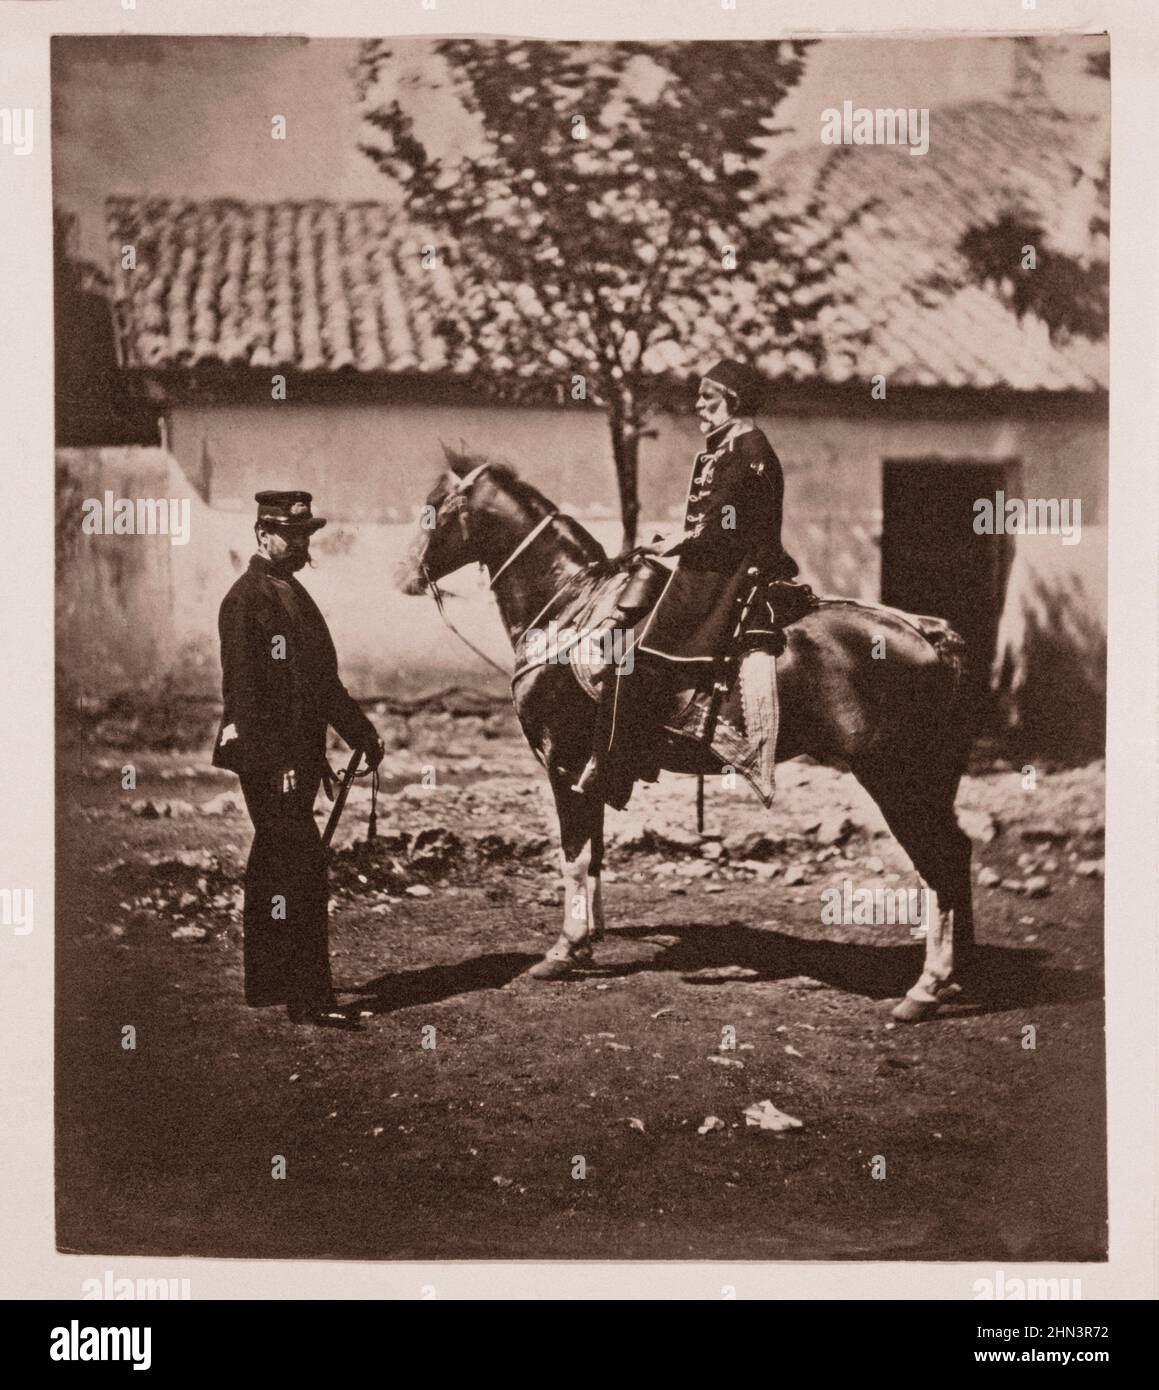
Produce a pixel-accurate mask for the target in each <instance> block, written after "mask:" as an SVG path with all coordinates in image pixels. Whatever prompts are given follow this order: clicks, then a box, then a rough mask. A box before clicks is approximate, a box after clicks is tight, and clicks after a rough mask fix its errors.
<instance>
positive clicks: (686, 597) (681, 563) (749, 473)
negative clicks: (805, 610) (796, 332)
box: [576, 361, 797, 807]
mask: <svg viewBox="0 0 1159 1390" xmlns="http://www.w3.org/2000/svg"><path fill="white" fill-rule="evenodd" d="M763 390H764V382H763V381H762V379H761V378H760V376H759V375H758V374H757V373H756V372H755V371H754V370H753V369H752V368H751V367H748V366H746V365H745V364H744V363H742V362H735V361H723V362H718V363H717V365H716V366H715V367H713V368H712V369H711V370H710V371H708V372H706V373H705V375H704V376H703V377H702V378H701V381H700V389H699V392H698V394H697V399H696V413H697V416H698V418H699V422H700V431H701V433H702V434H703V435H704V436H705V448H704V450H703V451H702V452H701V453H699V454H697V455H696V459H695V461H694V463H693V467H692V477H691V480H690V482H689V486H688V499H687V503H686V505H685V512H684V531H683V534H682V535H681V537H680V539H679V540H678V541H677V542H676V544H675V545H669V544H668V543H667V542H664V541H659V540H658V541H654V542H653V543H652V544H650V545H646V546H642V547H640V549H639V551H638V552H637V553H638V554H639V555H642V556H645V557H664V558H668V557H674V558H675V559H676V560H677V565H676V568H675V570H674V571H673V572H672V573H671V575H667V576H666V574H665V571H664V569H663V568H662V567H661V566H659V565H657V564H655V563H654V562H653V563H652V564H650V565H649V566H647V567H646V568H644V569H642V570H641V572H640V577H639V579H638V580H633V581H630V582H629V584H628V586H627V588H626V590H625V593H624V595H623V596H622V597H621V599H620V601H619V606H618V608H617V610H616V613H615V615H614V619H613V621H614V624H615V625H616V626H623V627H635V626H636V625H637V624H640V626H639V628H638V630H637V632H636V636H635V641H634V643H633V644H632V645H631V647H630V651H631V654H632V661H631V662H627V661H623V662H621V663H620V664H619V666H617V667H616V669H615V671H614V673H613V672H612V671H608V672H607V673H606V675H605V678H604V681H603V684H602V686H601V690H600V704H599V711H598V714H597V718H596V730H595V738H594V746H593V754H592V757H591V760H590V761H589V762H588V765H587V767H586V768H585V769H584V771H583V773H582V775H581V777H580V779H579V781H578V782H577V783H576V790H577V791H581V792H584V793H587V794H589V795H593V796H598V797H601V798H602V799H603V800H605V801H608V802H609V803H610V804H612V805H613V806H618V807H622V806H623V805H624V804H626V802H627V800H628V797H629V796H630V795H631V790H632V784H633V782H634V781H635V779H636V777H637V776H639V775H641V772H642V771H644V772H646V771H647V768H646V765H645V764H646V757H647V749H648V744H649V743H650V739H649V737H648V735H649V732H650V730H649V721H648V712H649V710H650V708H651V707H653V706H654V704H655V700H656V697H657V696H658V695H660V694H662V693H663V690H664V688H665V687H668V686H670V685H671V681H672V677H673V674H674V672H675V668H676V663H680V664H687V663H701V664H702V666H703V669H704V671H705V674H706V676H707V677H708V678H710V679H711V676H712V673H713V668H714V666H715V664H716V663H717V662H719V661H720V660H721V658H722V657H724V656H725V655H727V654H728V652H729V648H730V643H731V639H732V637H733V635H734V633H735V630H736V626H737V623H738V620H739V618H740V611H739V610H740V608H741V607H742V606H743V604H744V601H745V596H746V594H747V593H749V592H750V591H751V589H752V586H753V578H754V577H755V576H754V572H756V573H758V574H759V575H760V577H761V578H763V579H766V580H770V579H792V578H793V576H794V575H796V573H797V564H796V561H795V560H794V559H793V558H792V556H791V555H789V554H788V552H787V551H786V550H785V548H784V546H783V545H782V544H781V515H782V510H783V504H784V494H785V479H784V473H783V472H782V469H781V464H780V460H779V459H778V458H777V455H776V453H775V452H774V450H773V447H772V445H771V444H770V443H769V441H768V439H767V438H766V437H765V435H764V433H763V432H762V431H761V430H760V429H759V428H758V427H757V425H756V423H755V421H754V419H753V416H754V415H755V414H756V412H757V410H758V409H759V408H760V405H761V400H762V396H763ZM661 586H662V588H661ZM658 590H659V598H656V593H657V591H658ZM653 600H655V602H654V603H653ZM649 609H651V612H650V613H649Z"/></svg>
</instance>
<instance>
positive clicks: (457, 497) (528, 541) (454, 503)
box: [418, 463, 576, 678]
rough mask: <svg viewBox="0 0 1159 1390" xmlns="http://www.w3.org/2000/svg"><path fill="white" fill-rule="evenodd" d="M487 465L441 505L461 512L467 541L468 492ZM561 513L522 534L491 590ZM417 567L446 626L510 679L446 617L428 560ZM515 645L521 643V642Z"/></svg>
mask: <svg viewBox="0 0 1159 1390" xmlns="http://www.w3.org/2000/svg"><path fill="white" fill-rule="evenodd" d="M488 467H490V465H489V464H486V463H483V464H480V465H479V467H478V468H473V469H472V470H471V471H470V473H467V474H465V475H464V476H463V477H462V478H460V479H459V482H458V485H457V486H456V487H455V488H454V489H453V490H452V491H451V492H449V493H448V494H447V496H446V497H445V498H444V499H443V502H442V504H441V506H440V508H439V510H440V511H445V512H446V514H448V515H449V514H451V513H453V512H458V514H459V526H460V528H461V530H462V532H463V538H464V540H469V539H470V531H469V529H468V525H467V492H468V491H469V489H470V488H471V486H472V485H473V484H474V482H475V480H476V479H477V478H478V477H479V475H480V473H482V472H484V471H485V470H486V469H487V468H488ZM558 516H559V512H548V513H547V515H546V516H543V517H541V518H540V519H539V521H538V522H536V524H535V525H534V526H533V527H532V528H531V530H530V531H528V533H527V535H525V536H524V537H523V539H522V540H521V541H520V542H519V544H518V545H517V546H516V547H515V549H514V550H513V551H512V552H511V554H510V555H508V557H507V558H506V560H504V561H503V563H502V564H501V565H500V566H499V568H498V569H497V570H496V571H495V573H494V574H493V575H492V576H491V580H490V583H489V584H488V586H487V587H488V588H489V589H491V590H492V591H493V590H494V588H495V585H496V584H497V583H498V581H499V576H500V575H502V574H503V573H504V572H505V571H506V570H508V569H510V568H511V566H512V565H513V564H514V563H515V561H516V560H518V559H519V558H520V556H522V555H524V554H525V553H526V552H527V551H528V550H530V548H531V547H532V545H534V544H535V542H536V541H537V540H538V539H539V537H540V536H541V535H542V534H543V532H544V531H546V530H547V528H548V527H549V526H550V525H551V524H552V523H553V522H554V521H555V520H556V518H557V517H558ZM418 568H419V573H420V574H421V575H422V577H423V583H424V584H426V586H427V588H428V589H429V590H430V594H431V597H432V598H433V599H434V601H435V607H436V608H437V609H438V610H439V617H440V618H442V620H443V622H444V623H445V624H446V625H447V627H448V629H449V630H450V631H451V632H453V633H454V634H455V636H456V637H457V638H458V639H459V641H460V642H462V643H463V644H464V646H467V647H469V648H470V649H471V651H473V652H474V653H475V655H476V656H477V657H479V658H480V659H481V660H483V661H485V662H486V663H487V665H488V666H490V667H491V668H492V670H495V671H498V672H499V674H500V675H501V676H503V677H504V678H508V677H509V676H510V672H508V671H505V670H504V669H503V667H502V666H500V665H499V663H498V662H497V661H493V660H492V658H491V657H489V656H488V655H487V653H486V652H485V651H482V650H480V648H478V647H477V646H476V645H475V644H474V642H472V641H471V639H470V638H469V637H464V636H463V634H462V633H461V632H460V631H459V629H458V628H457V627H456V626H455V625H454V623H453V622H451V620H450V618H449V617H448V616H447V610H446V604H445V602H444V598H443V593H442V590H441V589H440V588H439V585H438V581H437V580H436V579H434V578H432V577H431V573H430V571H429V570H428V569H427V567H426V564H425V562H424V561H422V560H420V561H419V565H418ZM575 577H576V576H575V575H572V576H571V578H569V579H568V580H567V581H566V582H565V583H564V584H563V586H562V588H560V589H558V590H557V591H556V592H555V593H554V594H553V595H552V597H551V599H550V600H549V601H548V603H547V606H546V607H545V608H543V609H541V610H540V612H539V614H538V615H537V616H536V617H535V618H534V619H533V620H532V622H531V623H530V624H529V626H528V628H527V629H525V631H524V632H523V633H522V634H521V635H520V637H519V641H522V640H523V638H524V637H525V636H526V635H527V633H528V632H529V631H530V630H531V628H532V627H534V626H535V624H536V623H537V622H539V620H540V619H541V618H542V617H543V615H544V613H546V612H547V611H548V609H550V608H551V606H552V605H553V604H554V603H555V601H556V600H557V599H558V598H559V596H560V594H562V593H563V592H564V590H565V589H566V588H567V587H568V585H569V584H571V583H572V580H574V579H575ZM516 645H518V643H517V644H516Z"/></svg>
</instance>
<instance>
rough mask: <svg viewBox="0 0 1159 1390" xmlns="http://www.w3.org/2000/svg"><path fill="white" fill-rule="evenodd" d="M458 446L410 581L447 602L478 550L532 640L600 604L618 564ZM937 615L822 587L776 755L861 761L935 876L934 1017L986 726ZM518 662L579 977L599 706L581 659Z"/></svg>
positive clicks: (516, 482)
mask: <svg viewBox="0 0 1159 1390" xmlns="http://www.w3.org/2000/svg"><path fill="white" fill-rule="evenodd" d="M446 456H447V458H446V461H447V467H446V469H445V470H444V471H443V472H442V473H441V474H440V476H439V478H438V481H437V482H436V484H435V486H434V487H433V489H432V490H431V492H430V494H429V495H428V497H427V500H426V505H425V507H424V508H423V510H422V513H421V516H422V520H421V522H420V528H419V532H418V535H417V537H416V539H415V541H414V544H413V546H412V547H411V550H410V552H409V555H408V558H407V560H406V561H404V563H403V564H402V565H401V566H400V568H399V573H398V574H397V576H396V578H397V582H398V586H399V588H400V589H401V590H402V591H403V592H404V593H406V594H410V595H419V594H433V596H434V598H435V599H436V601H437V602H438V604H439V608H440V611H442V599H441V595H440V591H439V589H438V582H439V581H440V580H441V579H443V578H445V577H446V576H447V575H449V574H452V573H454V572H455V571H456V570H459V569H461V568H463V567H464V566H466V565H469V564H479V565H481V566H483V567H484V568H485V569H486V571H487V572H488V574H489V576H490V587H491V591H492V593H493V595H494V597H495V600H496V602H497V603H498V606H499V613H500V616H501V618H502V621H503V624H504V626H505V627H506V629H507V633H508V636H509V637H510V639H511V643H512V647H513V649H514V650H515V651H516V653H517V654H518V652H519V651H520V644H521V642H522V641H523V638H524V637H525V635H526V634H527V632H528V631H529V629H532V628H535V627H537V625H538V624H540V623H542V622H543V621H545V619H546V616H547V615H548V614H550V615H551V616H552V618H554V619H555V620H557V622H559V623H560V624H561V625H564V624H566V620H567V616H568V614H569V613H574V612H577V611H580V610H581V609H582V608H583V606H584V604H585V603H590V600H591V597H592V594H593V592H594V590H595V587H596V586H598V585H601V584H607V583H609V582H610V580H611V577H612V576H613V575H614V574H616V573H617V562H616V561H615V560H609V558H608V557H607V555H606V554H605V552H604V549H603V547H602V546H601V545H600V544H599V542H598V541H597V540H596V539H595V538H594V537H593V536H591V535H590V534H589V533H588V532H587V531H586V530H584V528H583V527H582V526H580V525H579V523H578V522H577V521H575V519H574V518H572V517H569V516H566V515H563V514H561V513H560V512H559V511H558V510H557V509H556V508H555V507H554V506H553V505H552V504H551V503H550V502H549V501H548V500H547V498H545V497H544V496H543V494H542V493H540V492H539V491H538V490H537V489H536V488H534V487H532V486H531V485H530V484H529V483H528V482H526V481H525V480H523V479H521V478H520V477H519V476H518V474H517V473H516V471H515V469H514V468H512V467H511V466H510V465H509V464H507V463H505V462H501V461H493V460H488V459H487V458H485V457H481V456H474V455H471V454H469V453H466V452H455V451H450V450H447V451H446ZM621 573H622V571H621ZM921 621H922V620H921V619H916V618H915V617H914V615H905V614H902V613H900V612H898V611H897V610H894V609H889V608H883V607H880V606H875V605H868V604H860V603H856V602H854V601H852V600H836V601H822V602H821V603H820V604H819V605H818V606H816V607H814V608H813V609H811V610H810V611H808V612H807V613H806V614H805V615H804V616H803V617H801V618H799V619H798V620H797V621H795V622H794V623H792V624H791V625H789V626H788V627H786V628H785V630H784V635H785V638H786V646H785V649H784V651H783V653H782V654H781V655H780V656H779V657H778V658H777V662H776V680H777V690H778V697H779V704H780V710H781V718H780V724H779V728H778V735H777V743H776V761H777V762H778V763H780V762H784V761H787V760H788V759H790V758H794V757H798V756H800V755H802V754H807V755H808V756H810V757H811V758H812V759H814V760H815V761H816V762H819V763H824V764H827V765H829V766H832V767H836V768H838V769H840V770H842V771H848V772H852V774H853V775H854V777H856V778H857V780H858V781H859V782H860V783H861V785H862V786H863V787H864V788H865V790H866V791H867V792H868V793H869V795H870V796H871V797H872V798H873V800H874V801H875V802H876V803H877V805H878V807H879V808H880V809H881V812H882V814H883V816H884V817H885V820H886V823H887V825H888V826H889V829H890V831H891V832H892V834H893V835H894V837H895V838H896V839H897V841H898V842H899V844H900V845H901V846H902V848H903V849H904V850H905V851H906V853H907V854H908V855H909V857H910V859H911V861H912V862H913V865H914V868H915V870H916V871H917V873H918V875H919V877H920V878H921V879H922V881H923V884H924V886H925V888H926V889H927V890H928V891H927V893H926V894H925V898H926V902H927V904H928V911H927V931H926V950H925V959H924V962H923V966H922V971H921V974H920V976H919V977H918V979H917V981H916V983H915V984H914V985H913V987H912V988H911V989H910V990H909V991H908V992H907V993H906V995H905V997H904V998H903V999H902V1000H901V1001H900V1003H898V1004H897V1006H896V1007H895V1008H894V1009H893V1017H894V1018H895V1019H898V1020H899V1021H902V1022H907V1023H912V1022H918V1021H919V1020H922V1019H926V1018H930V1017H932V1016H933V1015H934V1014H935V1013H936V1012H937V1011H938V1009H939V1008H940V1007H941V1006H942V1005H943V1004H945V1003H946V1002H947V1001H948V1000H950V999H952V998H953V997H954V996H956V995H957V994H959V993H960V992H961V984H960V977H961V975H962V972H963V970H964V969H965V968H966V966H967V964H968V953H969V952H970V950H971V948H972V946H973V912H972V904H971V876H970V861H971V844H970V840H969V837H968V836H967V835H966V834H965V833H964V832H963V831H962V830H961V828H960V827H959V825H958V822H957V818H956V816H955V814H954V799H955V796H956V794H957V789H958V783H959V781H960V779H961V776H962V773H963V771H964V770H965V765H966V759H967V756H968V752H969V747H970V741H971V740H970V735H969V733H968V730H967V724H968V722H969V721H968V719H967V717H966V716H967V712H968V711H967V708H966V705H967V700H966V698H965V697H966V694H967V691H966V690H965V689H964V682H963V669H962V657H961V653H962V643H961V639H960V638H957V637H956V635H955V634H953V633H952V632H951V631H950V629H949V628H948V626H947V625H946V624H944V623H942V621H941V620H940V619H929V620H926V621H927V623H928V624H929V625H930V626H931V627H937V626H938V625H939V624H940V625H941V629H942V631H943V632H944V633H946V634H948V636H949V638H950V639H951V640H948V641H946V642H944V643H941V644H935V643H933V642H931V641H930V640H929V638H928V637H927V636H925V635H923V633H922V631H921V630H920V623H921ZM882 638H884V639H885V641H884V642H882V640H881V639H882ZM517 676H518V678H517V679H515V680H514V681H513V688H512V695H513V699H514V704H515V711H516V714H517V716H518V719H519V723H520V726H521V728H522V730H523V733H524V735H525V737H526V739H527V741H528V743H529V744H530V746H531V749H532V751H533V752H534V753H535V755H536V757H537V758H538V759H539V761H540V763H541V764H542V765H543V766H544V768H545V769H546V772H547V776H548V780H549V782H550V786H551V793H552V796H553V798H554V802H555V809H556V813H557V815H558V819H559V839H560V849H561V863H562V872H563V879H564V885H565V894H564V911H563V926H562V930H561V932H560V936H559V938H558V940H557V941H556V942H555V944H554V945H553V946H552V947H551V949H550V950H549V951H548V952H547V953H546V955H545V956H544V958H543V960H541V961H539V962H537V963H536V964H535V965H534V966H533V967H532V968H531V970H530V971H529V974H530V975H531V976H532V977H533V978H535V979H538V980H561V979H565V978H567V977H568V976H569V975H571V974H572V973H573V972H574V971H575V970H576V968H577V967H585V966H588V965H590V964H591V963H592V960H593V952H592V948H593V944H594V943H595V942H597V941H598V940H599V939H600V938H601V937H602V936H603V934H604V904H603V896H602V891H601V886H600V875H601V869H602V866H603V859H604V805H603V802H602V801H601V800H600V798H598V797H596V796H591V795H585V794H584V793H582V792H579V791H576V790H575V789H574V787H573V783H574V782H575V780H576V773H577V771H578V770H579V769H582V768H583V766H584V764H585V762H586V760H587V758H588V756H589V754H590V752H591V746H592V738H593V730H594V725H595V704H594V702H593V700H592V699H591V698H590V697H589V696H588V695H587V694H585V692H584V691H583V689H582V688H581V686H580V684H579V682H578V681H577V679H576V678H575V676H574V674H573V673H572V670H571V667H570V665H568V664H567V663H566V662H565V663H550V662H540V663H539V664H530V665H528V664H527V663H525V664H524V666H523V669H522V671H521V672H517ZM661 767H662V768H663V769H664V770H666V771H672V772H682V773H701V774H711V773H714V772H716V773H718V772H720V771H721V769H722V764H721V761H720V759H719V758H718V757H716V755H714V754H713V753H712V751H711V749H710V748H708V746H707V745H705V744H703V743H698V742H695V741H692V740H678V739H670V740H668V741H667V742H666V744H665V745H664V749H663V756H662V760H661Z"/></svg>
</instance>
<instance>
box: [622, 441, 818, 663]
mask: <svg viewBox="0 0 1159 1390" xmlns="http://www.w3.org/2000/svg"><path fill="white" fill-rule="evenodd" d="M705 444H706V445H707V448H706V449H705V450H704V452H703V453H700V454H697V456H696V460H695V462H694V464H693V467H692V478H691V481H690V483H689V486H688V504H687V507H686V509H685V516H684V537H683V539H682V540H681V541H680V542H679V543H678V544H677V545H675V546H673V547H672V549H671V550H669V551H668V552H667V553H668V554H669V555H675V556H677V557H678V563H677V566H676V569H675V570H674V571H673V573H672V577H671V578H670V579H669V580H668V583H667V584H666V585H665V587H664V591H663V593H661V595H660V598H659V601H658V602H657V604H656V607H655V608H654V609H653V610H652V613H651V616H650V617H649V618H648V620H647V622H646V623H645V624H644V627H643V629H642V631H641V634H640V641H639V646H638V650H639V651H640V652H642V653H648V654H649V655H652V656H657V657H663V658H665V659H667V660H669V661H681V662H685V661H705V662H711V661H713V660H715V659H716V658H717V657H718V656H720V655H721V654H722V653H723V652H724V651H725V650H726V649H727V646H728V641H729V638H730V637H731V636H732V632H733V629H734V628H735V626H736V621H737V617H738V614H737V602H738V599H743V597H744V594H743V593H742V590H743V589H744V588H745V585H746V582H747V583H748V584H749V585H750V586H751V583H752V581H751V580H749V579H747V571H748V570H749V569H750V568H751V567H753V566H757V567H758V568H759V569H760V570H761V572H762V574H763V575H764V576H765V577H766V578H769V579H791V578H792V577H793V576H794V575H795V574H796V573H797V564H796V561H795V560H794V559H793V558H792V556H791V555H789V554H788V553H787V552H786V550H785V548H784V546H783V545H782V544H781V512H782V508H783V505H784V496H785V478H784V473H783V472H782V470H781V463H780V460H779V459H778V458H777V456H776V454H775V453H774V452H773V448H772V446H771V445H770V444H769V441H768V440H767V439H766V438H765V436H764V435H763V434H762V432H761V431H760V430H759V429H757V427H756V426H755V425H754V424H753V423H752V422H751V421H748V420H733V421H730V422H729V423H728V424H726V425H724V426H722V427H721V428H720V429H719V430H716V431H714V432H713V433H712V434H710V435H709V436H708V437H707V439H706V440H705Z"/></svg>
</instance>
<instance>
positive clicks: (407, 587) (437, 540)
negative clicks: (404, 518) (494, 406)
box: [397, 447, 510, 594]
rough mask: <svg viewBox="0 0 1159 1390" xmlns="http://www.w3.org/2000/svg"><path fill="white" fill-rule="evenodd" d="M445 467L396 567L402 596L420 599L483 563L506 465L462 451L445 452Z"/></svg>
mask: <svg viewBox="0 0 1159 1390" xmlns="http://www.w3.org/2000/svg"><path fill="white" fill-rule="evenodd" d="M444 453H445V454H446V458H447V467H446V469H445V470H444V471H443V472H442V473H441V474H440V476H439V478H438V481H437V482H436V483H435V486H434V487H433V488H432V489H431V491H430V492H429V493H428V494H427V499H426V501H425V502H424V503H423V506H422V509H421V511H420V513H419V532H418V535H417V537H416V538H415V542H414V544H413V545H412V546H411V549H410V554H409V555H408V556H407V559H406V560H405V562H404V563H403V564H402V565H401V566H400V568H399V572H398V576H397V580H398V587H399V588H400V589H401V590H402V591H403V593H404V594H422V593H425V592H426V590H427V588H428V587H429V586H430V584H431V583H432V582H436V583H437V582H438V581H439V580H440V579H443V578H445V577H446V576H447V575H448V574H453V573H454V572H455V570H458V569H462V568H463V566H464V565H470V564H483V563H485V561H486V559H487V539H488V536H489V532H490V530H491V528H490V527H489V526H488V518H489V511H488V502H490V503H491V504H495V503H497V501H498V493H499V488H498V487H497V486H496V485H497V483H498V482H499V481H500V480H501V478H503V477H506V476H507V474H508V473H510V469H509V468H507V466H506V465H505V464H501V463H491V462H488V461H487V460H485V459H480V458H475V457H473V456H471V455H469V454H467V453H466V452H463V453H458V452H455V451H453V450H451V449H447V448H445V447H444Z"/></svg>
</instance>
